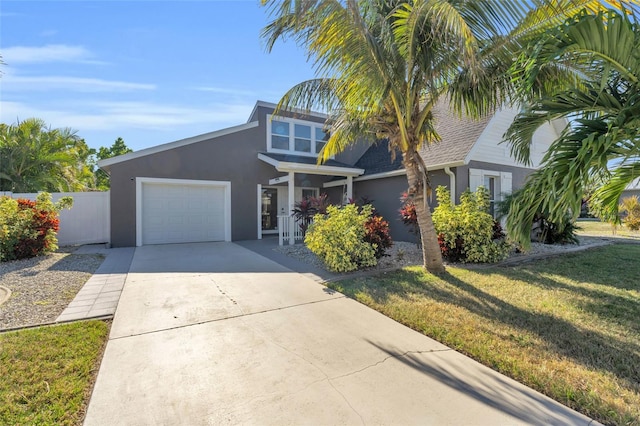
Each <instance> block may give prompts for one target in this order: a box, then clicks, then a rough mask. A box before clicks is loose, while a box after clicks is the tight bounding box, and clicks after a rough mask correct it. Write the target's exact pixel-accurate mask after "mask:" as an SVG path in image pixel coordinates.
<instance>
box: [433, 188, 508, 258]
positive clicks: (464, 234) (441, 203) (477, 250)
mask: <svg viewBox="0 0 640 426" xmlns="http://www.w3.org/2000/svg"><path fill="white" fill-rule="evenodd" d="M436 197H437V200H438V207H436V208H435V210H434V211H433V224H434V226H435V228H436V232H437V233H438V241H439V242H440V249H441V251H442V256H443V257H444V258H445V259H447V260H449V261H459V262H497V261H500V260H502V259H505V258H506V257H507V255H508V254H509V245H508V244H507V243H506V242H505V241H504V238H503V236H504V234H503V233H502V232H501V231H502V228H501V227H499V225H498V226H496V222H495V220H494V219H493V217H492V216H491V215H490V214H489V213H487V211H488V210H489V194H488V192H487V190H486V189H484V188H483V187H480V188H478V190H477V191H476V192H475V193H472V192H471V191H465V192H464V193H463V194H462V195H461V196H460V204H459V205H457V206H456V205H453V204H452V203H451V197H450V194H449V190H448V189H447V188H446V187H444V186H439V187H438V188H437V189H436ZM496 236H497V237H499V238H498V239H496V238H494V237H496Z"/></svg>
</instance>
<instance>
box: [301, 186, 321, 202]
mask: <svg viewBox="0 0 640 426" xmlns="http://www.w3.org/2000/svg"><path fill="white" fill-rule="evenodd" d="M317 196H318V189H317V188H303V189H302V199H303V200H306V199H309V198H314V197H317Z"/></svg>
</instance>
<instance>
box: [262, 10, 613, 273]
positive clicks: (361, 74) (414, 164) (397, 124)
mask: <svg viewBox="0 0 640 426" xmlns="http://www.w3.org/2000/svg"><path fill="white" fill-rule="evenodd" d="M262 2H263V4H266V5H268V6H270V11H271V13H272V16H274V20H273V21H272V22H271V23H270V24H269V25H268V26H267V27H266V28H265V29H264V31H263V37H264V38H266V40H267V49H268V50H271V49H273V46H274V44H275V42H276V41H277V40H279V39H281V38H287V37H291V38H292V39H293V40H294V41H295V42H297V43H298V44H300V45H302V46H304V47H305V48H306V50H307V51H308V54H309V58H310V59H311V60H312V61H313V63H314V65H315V70H316V74H317V78H315V79H312V80H309V81H305V82H302V83H300V84H298V85H296V86H294V87H293V88H292V89H290V90H289V91H288V92H287V93H286V94H285V95H284V97H283V98H282V99H281V100H280V102H279V109H281V110H287V109H292V108H298V109H303V110H312V109H321V110H324V111H326V112H327V113H328V116H329V119H328V125H329V126H330V131H331V132H330V134H331V136H330V139H329V141H328V143H327V144H326V146H325V148H324V149H323V151H322V156H321V158H319V161H323V160H326V159H327V158H329V157H331V156H332V155H335V154H337V153H339V152H341V151H342V150H344V149H345V148H346V147H347V146H349V145H350V144H352V143H355V142H356V141H361V140H362V139H363V136H364V137H365V138H368V139H369V140H371V141H375V140H376V139H383V138H384V139H388V140H389V147H390V151H391V152H392V155H393V153H395V152H396V151H398V152H400V153H401V154H402V160H403V164H404V167H405V170H406V173H407V180H408V186H409V189H408V191H407V192H408V194H409V195H410V196H411V197H412V198H413V202H414V204H415V205H416V211H417V217H418V224H419V227H420V236H421V239H422V248H423V255H424V266H425V268H426V269H427V270H429V271H431V272H441V271H443V270H444V266H443V263H442V257H441V254H440V249H439V246H438V241H437V235H436V232H435V230H434V227H433V222H432V219H431V212H430V210H429V206H428V205H427V197H426V196H425V194H426V193H427V191H428V190H429V183H428V181H427V169H426V166H425V162H424V160H423V158H422V157H421V156H420V154H419V151H420V148H421V146H422V145H423V144H432V143H437V142H438V139H439V136H438V134H437V132H436V130H435V128H434V119H433V114H432V109H433V107H434V105H435V104H436V103H437V102H438V101H439V99H440V98H441V97H448V98H449V100H450V101H451V104H452V105H453V107H454V108H455V109H456V111H457V112H459V113H463V112H464V113H467V114H470V115H472V116H475V117H478V116H482V115H484V114H488V113H490V112H493V111H494V110H495V109H496V108H497V107H498V106H500V105H501V104H502V103H504V102H508V101H514V100H516V99H515V96H516V95H519V94H520V95H521V94H523V93H524V92H522V91H519V92H516V91H514V86H513V84H512V80H511V79H510V77H509V76H508V75H507V70H508V69H509V68H510V66H511V65H512V63H513V60H514V57H516V56H517V54H518V52H519V51H520V50H521V49H522V48H523V46H526V45H527V44H528V43H529V42H530V41H531V40H535V39H536V37H539V36H540V35H541V34H543V33H544V31H545V30H547V29H549V28H551V27H555V26H557V25H558V24H559V23H560V22H562V21H563V20H564V19H565V18H566V17H567V16H571V15H572V14H573V13H576V12H577V11H578V10H580V9H581V8H582V7H584V6H589V7H593V8H600V7H602V5H601V3H600V2H599V1H588V0H582V1H580V0H554V1H551V0H549V1H543V0H510V1H506V0H505V1H496V0H475V1H474V0H467V1H456V0H413V1H399V0H360V1H358V0H344V1H341V0H315V1H314V0H262ZM560 65H561V64H559V66H557V67H555V68H554V67H551V66H549V67H547V68H545V70H543V72H542V73H541V74H540V75H539V76H538V77H539V78H537V79H536V80H535V81H534V82H533V83H534V84H532V85H531V87H530V91H534V92H535V93H546V92H547V91H549V90H552V89H554V88H555V87H556V84H555V83H554V82H556V81H557V82H558V84H559V83H563V82H565V80H564V79H563V78H559V77H564V76H567V75H569V76H571V75H570V74H567V73H565V72H564V70H563V67H562V66H560ZM550 77H553V78H550Z"/></svg>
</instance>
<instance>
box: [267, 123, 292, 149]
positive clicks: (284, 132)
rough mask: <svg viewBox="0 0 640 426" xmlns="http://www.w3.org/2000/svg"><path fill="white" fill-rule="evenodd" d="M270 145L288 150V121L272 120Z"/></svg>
mask: <svg viewBox="0 0 640 426" xmlns="http://www.w3.org/2000/svg"><path fill="white" fill-rule="evenodd" d="M271 146H272V147H273V148H275V149H283V150H286V151H288V150H289V123H286V122H284V121H276V120H273V122H272V123H271Z"/></svg>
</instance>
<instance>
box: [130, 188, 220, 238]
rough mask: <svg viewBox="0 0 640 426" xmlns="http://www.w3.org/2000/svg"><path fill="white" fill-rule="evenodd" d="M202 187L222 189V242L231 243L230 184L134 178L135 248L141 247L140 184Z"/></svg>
mask: <svg viewBox="0 0 640 426" xmlns="http://www.w3.org/2000/svg"><path fill="white" fill-rule="evenodd" d="M144 183H151V184H168V185H204V186H221V187H223V188H224V240H225V241H231V182H228V181H217V180H190V179H166V178H149V177H136V247H140V246H142V184H144Z"/></svg>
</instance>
